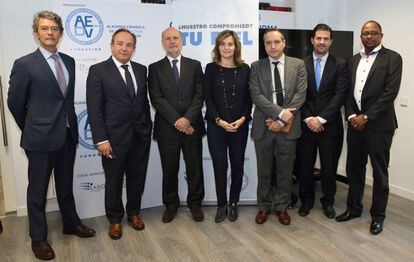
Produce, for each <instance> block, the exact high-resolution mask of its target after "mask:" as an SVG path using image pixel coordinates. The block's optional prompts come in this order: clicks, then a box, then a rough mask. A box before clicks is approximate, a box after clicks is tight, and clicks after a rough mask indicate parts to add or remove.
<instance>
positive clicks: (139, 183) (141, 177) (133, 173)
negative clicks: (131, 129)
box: [102, 135, 151, 224]
mask: <svg viewBox="0 0 414 262" xmlns="http://www.w3.org/2000/svg"><path fill="white" fill-rule="evenodd" d="M150 143H151V140H150V139H147V140H142V139H141V138H140V137H139V136H138V135H136V136H135V139H134V141H131V144H130V145H129V148H127V150H117V149H118V148H117V147H116V146H112V149H113V153H114V154H115V158H112V159H111V158H106V157H104V156H102V166H103V169H104V172H105V211H106V217H107V218H108V221H109V223H111V224H115V223H121V221H122V218H123V216H124V213H125V209H124V204H123V202H122V190H123V183H124V174H125V178H126V179H125V184H126V195H127V203H126V213H127V215H136V214H139V211H140V209H141V197H142V194H143V192H144V187H145V179H146V177H147V167H148V159H149V152H150V146H151V144H150Z"/></svg>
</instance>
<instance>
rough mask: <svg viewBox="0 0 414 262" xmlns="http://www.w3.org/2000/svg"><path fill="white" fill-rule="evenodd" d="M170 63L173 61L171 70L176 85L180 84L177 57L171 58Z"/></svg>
mask: <svg viewBox="0 0 414 262" xmlns="http://www.w3.org/2000/svg"><path fill="white" fill-rule="evenodd" d="M172 63H173V67H172V70H173V74H174V78H175V82H176V84H177V86H178V85H179V84H180V74H179V73H178V67H177V63H178V59H174V60H172Z"/></svg>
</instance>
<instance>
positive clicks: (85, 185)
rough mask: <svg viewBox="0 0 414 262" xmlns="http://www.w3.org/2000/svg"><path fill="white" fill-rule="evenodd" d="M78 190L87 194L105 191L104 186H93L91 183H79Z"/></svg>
mask: <svg viewBox="0 0 414 262" xmlns="http://www.w3.org/2000/svg"><path fill="white" fill-rule="evenodd" d="M80 189H81V190H84V191H89V192H99V191H102V190H104V189H105V184H99V185H97V184H95V183H93V182H82V183H80Z"/></svg>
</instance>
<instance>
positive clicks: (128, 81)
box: [121, 65, 135, 98]
mask: <svg viewBox="0 0 414 262" xmlns="http://www.w3.org/2000/svg"><path fill="white" fill-rule="evenodd" d="M121 67H122V68H123V69H124V70H125V81H126V85H127V87H128V92H129V94H130V95H131V96H132V97H133V98H135V88H134V81H132V76H131V73H130V72H129V70H128V65H121Z"/></svg>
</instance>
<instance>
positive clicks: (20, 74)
mask: <svg viewBox="0 0 414 262" xmlns="http://www.w3.org/2000/svg"><path fill="white" fill-rule="evenodd" d="M32 27H33V34H34V36H35V37H36V38H37V40H38V42H39V49H37V50H36V51H35V52H33V53H31V54H28V55H26V56H24V57H22V58H19V59H17V60H16V61H15V63H14V65H13V69H12V71H11V75H10V88H9V94H8V101H7V102H8V106H9V109H10V112H11V113H12V115H13V117H14V119H15V120H16V123H17V125H18V126H19V128H20V129H21V130H22V138H21V143H20V145H21V147H22V148H23V149H24V150H25V152H26V155H27V157H28V160H29V170H28V173H29V175H28V177H29V185H28V187H27V211H28V215H29V229H30V237H31V238H32V250H33V252H34V255H35V256H36V257H37V258H40V259H52V258H54V257H55V254H54V251H53V249H52V247H51V246H50V245H49V243H48V242H47V225H46V217H45V205H46V194H47V188H48V185H49V177H50V174H51V171H52V169H53V170H54V175H55V182H56V193H57V199H58V204H59V208H60V212H61V214H62V220H63V233H64V234H75V235H77V236H79V237H92V236H94V235H95V231H94V230H92V229H90V228H88V227H86V226H84V225H82V224H81V221H80V219H79V216H78V214H77V213H76V208H75V201H74V198H73V165H74V161H75V153H76V145H77V143H78V125H77V119H76V114H75V107H74V102H73V99H74V96H73V94H74V85H75V60H74V59H73V58H72V57H70V56H68V55H65V54H63V53H60V52H58V51H57V46H58V44H59V40H60V38H61V37H62V34H63V26H62V19H61V18H60V17H59V16H58V15H57V14H55V13H53V12H49V11H42V12H39V13H37V14H36V15H35V17H34V20H33V26H32Z"/></svg>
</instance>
